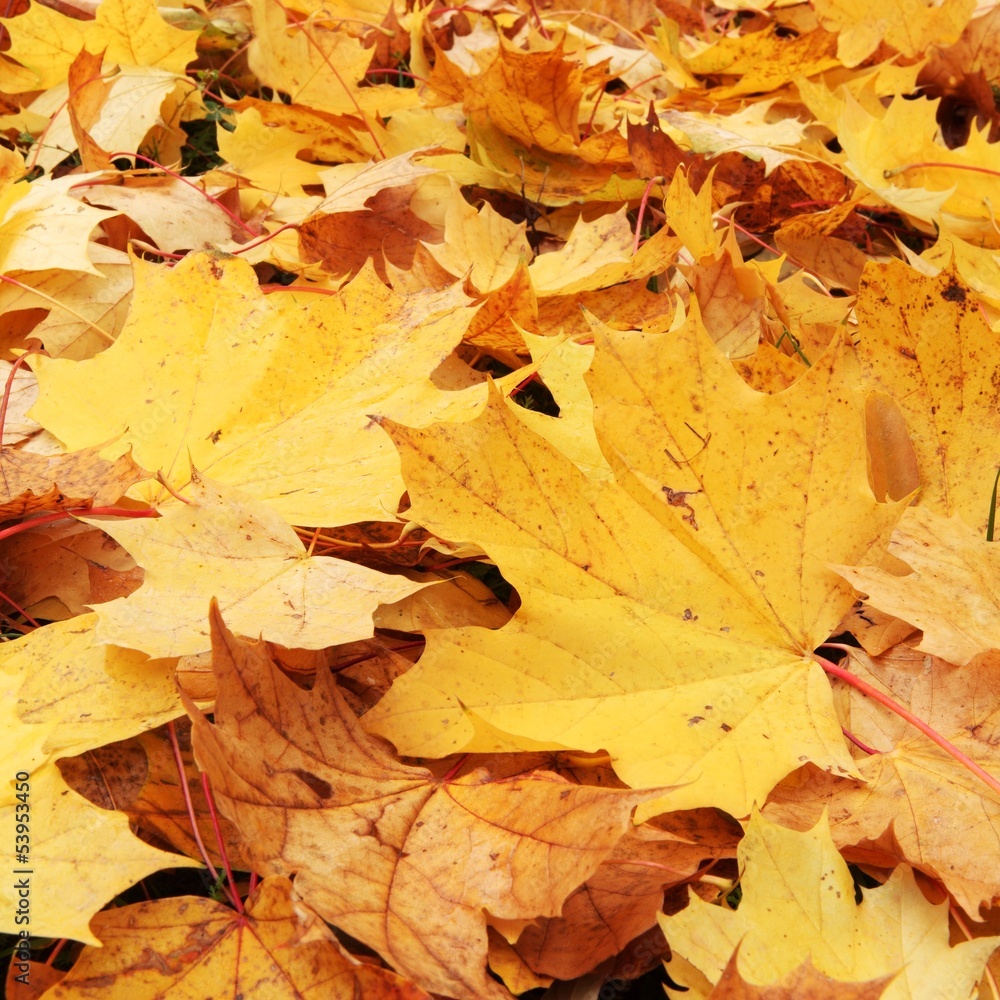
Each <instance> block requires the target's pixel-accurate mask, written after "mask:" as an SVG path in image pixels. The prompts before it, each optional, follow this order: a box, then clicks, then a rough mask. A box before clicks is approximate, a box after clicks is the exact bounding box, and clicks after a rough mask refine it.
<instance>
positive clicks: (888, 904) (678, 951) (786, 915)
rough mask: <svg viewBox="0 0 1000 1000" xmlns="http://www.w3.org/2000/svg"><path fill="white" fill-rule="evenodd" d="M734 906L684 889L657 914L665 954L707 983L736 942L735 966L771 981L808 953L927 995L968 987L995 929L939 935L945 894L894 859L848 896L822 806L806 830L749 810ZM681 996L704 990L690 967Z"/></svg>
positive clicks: (828, 968) (915, 996) (840, 970)
mask: <svg viewBox="0 0 1000 1000" xmlns="http://www.w3.org/2000/svg"><path fill="white" fill-rule="evenodd" d="M738 857H739V861H740V872H741V876H740V887H741V888H742V890H743V898H742V900H741V902H740V906H739V909H738V910H736V911H735V912H733V911H732V910H728V909H724V908H723V907H721V906H716V905H712V904H711V903H706V902H704V901H703V900H701V899H700V898H698V897H697V896H692V897H691V898H690V899H689V901H688V905H687V908H686V909H684V910H682V911H681V912H680V913H677V914H675V915H673V916H669V917H668V916H661V917H660V926H661V927H662V928H663V932H664V934H666V935H667V937H668V939H669V941H670V948H671V951H672V952H673V954H674V955H676V956H680V957H681V959H683V960H684V963H689V966H691V967H693V968H694V969H695V970H697V971H698V972H700V973H701V974H702V975H703V976H704V977H705V978H706V979H707V980H708V981H709V982H710V983H715V982H717V981H718V980H719V979H720V977H721V976H722V974H723V971H724V970H725V968H726V966H727V964H728V963H729V961H730V958H731V956H732V955H733V953H734V951H735V950H736V948H737V947H738V948H739V960H738V963H737V964H738V968H739V970H740V973H741V975H742V976H743V977H744V978H745V979H747V980H749V981H750V982H753V983H773V982H775V981H776V980H780V979H782V978H783V977H784V976H786V975H788V974H789V973H791V972H793V971H794V970H795V968H796V967H797V966H798V965H799V964H801V963H802V962H803V961H805V959H806V958H807V957H811V959H812V963H813V965H814V966H815V968H816V970H817V971H819V972H821V973H824V974H826V975H828V976H830V977H832V978H833V979H837V980H843V981H846V982H854V983H856V982H859V981H865V980H870V979H880V978H882V977H885V976H894V977H895V978H893V979H892V982H891V983H890V984H889V985H888V986H887V987H886V988H885V990H884V991H883V992H882V993H881V997H882V998H883V1000H909V998H912V1000H928V998H929V997H942V998H943V997H947V996H955V995H961V996H965V995H966V994H968V993H970V992H971V991H972V989H973V987H974V986H975V984H976V983H977V982H978V981H979V977H980V975H981V974H982V969H983V966H984V964H985V963H986V960H987V959H988V958H989V956H990V954H991V953H992V951H993V950H994V949H995V948H996V947H997V945H998V944H1000V938H996V937H984V938H979V939H977V940H975V941H967V942H963V943H962V944H959V945H956V946H955V947H954V948H952V947H949V944H948V904H947V903H946V902H944V903H939V904H937V905H934V904H933V903H929V902H928V901H927V900H926V898H925V897H924V895H923V894H922V893H921V891H920V889H919V888H918V887H917V884H916V882H915V881H914V877H913V873H912V871H911V870H910V869H909V868H908V867H907V866H905V865H900V866H899V867H898V868H897V869H896V870H895V871H894V872H893V873H892V875H891V876H890V878H889V881H888V882H887V883H886V884H885V885H884V886H881V887H879V888H875V889H868V890H866V891H865V893H864V899H863V900H862V902H861V903H860V905H857V906H856V905H855V903H854V883H853V881H852V879H851V873H850V872H849V871H848V868H847V863H846V862H845V861H844V860H843V858H841V856H840V854H839V853H838V852H837V848H836V847H835V846H834V843H833V838H832V837H831V835H830V827H829V824H828V822H827V819H826V816H825V815H824V816H823V817H821V819H820V821H819V822H818V823H817V825H816V826H815V827H814V828H813V829H812V830H809V831H807V832H805V833H797V832H795V831H793V830H786V829H784V828H783V827H780V826H775V825H774V824H773V823H771V822H769V821H768V820H766V819H764V818H763V817H761V816H760V815H759V814H758V813H756V812H755V813H754V815H753V816H752V817H751V819H750V825H749V826H748V828H747V832H746V836H745V837H744V838H743V840H742V841H741V842H740V846H739V851H738ZM676 965H677V966H679V967H676V968H675V963H673V962H671V963H668V965H667V969H668V971H669V972H670V975H671V978H673V979H675V980H677V981H678V982H681V983H686V982H688V981H689V977H688V976H687V975H685V974H684V970H683V963H676ZM690 981H691V982H692V986H694V991H693V992H688V993H684V994H682V995H683V996H687V997H706V996H707V995H708V992H709V991H705V990H704V989H703V988H702V989H699V988H698V986H697V985H695V984H697V983H698V978H697V976H692V977H691V979H690Z"/></svg>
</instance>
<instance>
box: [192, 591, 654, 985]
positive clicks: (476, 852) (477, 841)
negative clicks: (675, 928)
mask: <svg viewBox="0 0 1000 1000" xmlns="http://www.w3.org/2000/svg"><path fill="white" fill-rule="evenodd" d="M211 621H212V629H213V669H214V671H215V673H216V677H217V680H218V685H219V694H218V699H217V701H216V708H215V720H216V721H215V724H214V725H212V724H210V723H209V722H208V721H207V720H205V719H204V718H203V717H202V716H201V715H200V714H199V713H197V712H194V713H193V720H194V729H193V740H194V747H195V757H196V760H197V761H198V764H199V767H201V768H202V770H204V771H205V772H207V773H208V774H209V775H210V776H211V779H212V787H213V789H214V792H215V796H216V799H217V801H218V802H219V804H220V807H221V808H222V809H223V811H224V812H225V813H226V814H227V815H228V816H229V817H230V818H231V819H232V820H233V822H234V823H235V824H236V825H237V827H238V828H239V829H240V832H241V834H242V836H243V838H244V843H245V849H246V851H247V854H248V857H249V859H250V860H251V862H252V863H253V865H254V870H255V871H259V872H261V873H264V874H291V873H292V872H295V873H297V876H296V881H295V885H296V889H297V891H298V892H299V893H300V894H301V895H302V896H303V898H305V899H306V900H307V901H308V902H309V904H310V906H312V907H313V908H314V909H315V910H316V911H317V912H318V913H319V914H320V915H321V916H322V917H323V918H324V919H326V920H328V921H330V922H331V923H334V924H336V925H337V926H338V927H340V928H342V929H343V930H345V931H347V933H349V934H350V935H352V936H353V937H356V938H358V940H360V941H363V942H364V943H365V944H367V945H368V946H369V947H372V948H374V949H375V950H376V951H378V952H379V953H380V954H382V955H383V957H385V958H386V959H387V960H388V961H391V962H392V964H393V965H394V966H395V967H396V968H397V969H398V970H399V971H401V972H402V973H404V974H405V975H408V976H410V977H411V978H413V979H414V980H415V981H416V982H418V983H419V984H421V985H422V986H424V987H425V988H427V989H430V990H431V991H433V992H439V993H445V994H447V995H449V996H457V997H470V998H473V997H496V998H498V1000H499V998H501V997H503V996H505V995H506V993H505V991H503V990H502V989H500V988H499V987H498V986H497V984H496V983H495V982H493V981H492V980H491V979H490V978H489V977H488V976H487V975H486V973H485V962H486V926H485V919H484V911H488V912H489V913H492V914H494V915H495V916H497V917H501V918H504V919H516V918H525V917H528V918H530V917H535V916H540V915H541V916H551V915H555V914H556V913H558V912H559V909H560V907H561V905H562V902H563V900H564V899H565V897H566V896H567V895H568V894H569V893H570V892H571V891H572V889H574V888H575V887H576V886H577V885H579V884H580V883H581V882H582V881H584V880H585V879H586V878H587V876H588V875H590V874H591V873H592V872H593V871H594V869H596V867H597V866H598V865H599V864H600V862H601V861H602V859H603V858H604V857H605V856H606V855H607V854H608V853H610V851H611V850H612V848H613V847H614V845H615V843H616V842H617V841H618V839H619V838H620V837H621V835H622V834H623V833H624V832H625V830H626V829H627V827H628V824H629V815H630V813H631V811H632V809H633V808H634V806H635V804H636V802H637V801H639V799H640V798H642V795H640V794H637V793H634V792H631V791H618V790H615V789H602V788H588V787H586V786H577V785H573V784H571V783H569V782H567V781H566V780H565V779H563V778H560V777H558V776H557V775H555V774H553V773H551V772H547V771H536V772H532V773H530V774H528V775H525V776H523V777H520V776H519V777H514V778H507V779H504V778H501V779H498V780H491V778H490V774H489V771H488V770H487V769H477V770H476V771H474V772H473V773H472V774H470V775H468V776H466V777H463V778H457V779H438V778H435V777H434V775H433V774H432V773H431V772H430V771H429V770H427V769H426V768H423V767H416V766H413V765H409V764H402V763H399V762H397V761H396V760H395V759H394V758H393V757H392V755H391V754H390V753H389V752H388V751H387V750H386V748H385V747H384V746H382V745H380V743H379V742H378V741H377V740H375V739H373V738H372V737H369V736H368V735H367V734H366V733H365V732H364V730H363V729H362V728H361V726H360V724H359V722H358V720H357V719H356V718H355V717H354V715H353V713H352V712H351V710H350V709H349V708H348V707H347V705H346V703H345V702H344V699H343V696H342V695H341V694H340V693H339V692H338V690H337V688H336V686H335V685H334V684H333V683H332V682H331V681H330V680H329V675H328V674H326V673H323V672H320V673H318V674H317V676H316V685H315V687H314V688H313V690H312V691H311V692H306V691H303V690H302V689H300V688H299V687H297V686H296V685H295V684H293V683H292V682H291V681H289V680H288V679H287V678H285V677H284V676H283V675H282V674H281V672H280V671H279V670H278V669H277V668H276V666H275V665H274V663H273V661H272V660H271V659H270V657H269V656H268V654H267V652H266V650H265V649H264V647H263V645H262V644H259V643H257V644H254V643H248V642H244V641H242V640H239V639H237V638H236V637H234V636H233V635H231V633H229V631H228V630H227V629H226V627H225V625H224V624H223V622H222V619H221V617H220V615H219V613H218V609H217V608H213V611H212V614H211ZM456 839H458V840H459V841H461V842H463V843H465V844H466V845H467V851H466V853H465V854H464V856H462V855H458V854H456V853H455V852H454V851H453V846H452V845H453V843H454V841H455V840H456ZM330 852H333V854H334V856H335V857H336V858H337V864H336V866H335V867H334V868H333V869H331V867H330V864H329V857H330Z"/></svg>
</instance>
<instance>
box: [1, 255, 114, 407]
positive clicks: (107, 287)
mask: <svg viewBox="0 0 1000 1000" xmlns="http://www.w3.org/2000/svg"><path fill="white" fill-rule="evenodd" d="M88 255H89V261H90V264H91V265H92V267H93V269H94V270H95V271H96V272H97V273H96V274H93V273H89V272H80V271H68V270H62V269H61V268H45V269H43V270H40V271H30V272H23V273H20V274H18V275H17V280H18V281H19V282H20V284H19V285H14V284H10V283H7V282H4V283H3V284H0V309H3V310H4V312H5V314H8V315H9V314H10V313H14V312H16V311H18V310H23V309H48V310H49V312H48V315H47V316H46V317H45V318H44V319H42V321H41V322H40V323H38V325H37V326H34V327H33V328H32V330H31V336H32V337H33V338H35V339H37V340H40V341H42V342H43V343H44V344H45V349H46V351H48V353H49V356H50V357H53V358H56V357H65V358H70V359H72V360H75V361H76V360H82V359H84V358H89V357H93V356H94V355H95V354H97V353H98V352H99V351H101V350H103V349H104V348H105V347H106V346H107V345H108V344H109V343H110V342H111V341H113V340H114V338H115V336H116V335H117V334H118V333H119V332H120V331H121V328H122V325H123V324H124V322H125V316H126V313H127V310H128V301H129V296H130V295H131V293H132V268H131V267H130V265H129V261H128V257H127V256H126V255H125V254H124V253H122V252H121V251H119V250H113V249H111V248H110V247H105V246H103V245H101V244H96V243H92V244H91V245H90V248H89V250H88ZM10 422H11V414H10V411H9V410H8V414H7V426H8V427H9V426H10Z"/></svg>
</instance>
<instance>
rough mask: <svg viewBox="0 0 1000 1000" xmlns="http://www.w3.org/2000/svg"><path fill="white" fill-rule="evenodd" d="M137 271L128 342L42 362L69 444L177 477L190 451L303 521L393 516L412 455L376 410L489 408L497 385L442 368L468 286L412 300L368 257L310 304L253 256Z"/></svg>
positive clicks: (47, 403)
mask: <svg viewBox="0 0 1000 1000" xmlns="http://www.w3.org/2000/svg"><path fill="white" fill-rule="evenodd" d="M134 267H135V273H136V282H135V292H134V295H133V299H132V304H131V309H130V311H129V317H128V320H127V322H126V324H125V328H124V330H123V331H122V333H121V335H120V336H119V338H118V340H117V341H116V343H115V344H114V345H113V346H112V347H110V348H109V349H108V350H107V351H105V352H103V353H102V354H100V355H98V356H97V357H96V358H93V359H90V360H87V361H82V362H74V361H68V360H63V359H55V360H49V359H45V358H42V359H39V360H38V363H37V365H36V368H35V370H36V372H37V374H38V377H39V385H40V387H41V392H40V396H39V400H38V402H37V403H36V404H35V407H34V408H33V411H32V412H33V414H34V415H35V417H36V418H37V419H38V420H39V421H40V423H42V425H43V426H45V427H46V428H47V429H48V430H50V431H52V433H54V434H55V435H56V436H57V437H59V438H60V439H61V440H62V441H63V442H64V443H65V444H66V445H67V446H68V447H70V448H76V447H78V445H79V442H82V441H87V442H89V443H91V444H104V443H105V442H107V441H109V440H111V439H116V444H115V445H114V448H115V449H116V450H117V451H120V450H121V449H122V448H124V447H127V446H128V445H129V444H131V445H132V447H133V454H134V456H135V458H136V461H138V462H140V463H141V464H143V466H144V467H146V468H150V469H162V470H163V472H164V473H165V474H166V475H168V476H170V477H171V478H172V481H173V482H174V484H175V485H177V486H182V485H183V484H184V483H185V482H186V481H187V478H188V473H189V468H190V467H189V465H188V458H189V456H190V461H191V463H193V465H194V466H195V467H196V468H198V469H200V470H201V471H202V472H204V473H206V474H208V475H210V476H211V477H212V478H213V479H216V480H218V481H220V482H222V483H226V484H229V485H232V486H239V487H241V488H242V490H243V491H244V493H246V494H247V495H249V496H251V497H254V498H257V499H261V500H267V501H268V502H269V503H270V504H271V505H272V506H273V507H274V508H275V509H276V510H278V511H279V512H280V513H281V514H282V515H283V516H284V517H285V518H286V520H288V521H290V522H292V523H297V524H347V523H350V522H352V521H362V520H382V519H384V517H385V515H386V514H387V513H391V512H394V511H395V509H396V506H397V503H398V500H399V496H400V494H401V493H402V492H403V485H402V480H401V478H400V474H399V459H398V457H397V456H396V455H395V452H394V449H393V447H392V443H391V442H390V441H389V440H388V439H387V438H385V437H384V435H382V433H381V432H380V431H378V429H377V428H376V427H374V425H372V424H371V421H370V418H369V414H372V413H379V412H381V413H387V414H389V415H392V416H396V417H397V419H398V418H400V417H403V415H404V414H408V415H409V418H410V419H414V420H418V421H421V422H429V421H430V420H433V419H434V418H435V416H439V417H442V418H444V419H462V418H464V417H465V416H468V415H471V414H473V413H475V412H478V410H479V409H480V408H481V406H482V400H483V398H484V394H485V390H484V388H483V387H482V386H476V385H473V386H471V387H469V381H470V378H469V377H468V375H467V374H465V373H466V372H467V369H464V368H463V367H462V366H452V367H451V368H450V369H448V370H447V371H448V372H450V373H451V375H452V379H449V378H448V374H447V373H446V372H445V371H442V373H441V374H442V375H444V376H445V378H444V380H445V384H447V383H448V382H449V381H451V384H456V383H457V386H458V389H457V391H443V390H442V389H439V388H438V387H437V385H435V383H434V382H433V381H432V380H431V378H430V375H431V373H432V372H433V371H434V370H435V369H436V368H438V366H439V365H441V364H442V362H444V361H445V360H446V359H447V358H448V356H449V355H450V354H451V351H452V349H453V348H454V347H455V346H456V345H457V344H459V343H460V342H461V339H462V334H463V332H464V331H465V329H466V327H467V325H468V322H469V319H470V318H471V315H472V310H471V309H470V308H469V307H468V305H467V303H468V299H467V298H466V297H465V295H464V294H463V292H462V291H461V289H459V288H458V287H452V288H450V289H447V290H445V291H442V292H434V291H430V290H428V291H426V292H424V293H422V294H418V295H416V296H410V297H408V298H406V299H404V298H403V297H402V296H401V295H398V294H396V293H394V292H393V291H392V290H391V289H389V288H387V287H386V286H385V285H383V284H382V283H381V282H380V281H379V280H378V279H377V278H376V277H375V274H374V271H373V270H372V269H371V268H370V267H366V268H365V269H364V270H363V271H362V272H361V274H359V275H358V276H357V277H356V278H355V279H354V280H353V281H352V282H350V283H349V284H348V285H346V286H345V287H344V288H342V289H341V290H340V292H338V293H337V294H336V295H303V297H302V298H301V299H299V298H297V297H296V296H295V293H287V294H282V295H274V296H265V295H264V294H263V293H262V292H261V291H260V287H259V285H258V283H257V279H256V276H255V275H254V273H253V271H252V270H251V268H250V266H249V265H248V264H247V263H245V262H244V261H242V260H240V259H238V258H235V257H226V256H223V255H220V254H192V255H190V256H189V257H187V258H186V259H185V260H184V261H182V262H181V263H180V264H178V265H177V267H175V268H173V269H171V270H164V269H163V268H159V267H158V266H157V265H155V264H148V263H145V262H143V261H138V260H137V261H135V262H134ZM306 330H308V331H310V333H309V335H308V336H304V333H303V332H304V331H306ZM418 371H419V372H421V375H420V377H419V378H415V372H418ZM107 384H112V385H114V386H115V392H114V393H113V394H110V395H109V394H108V393H107V391H106V390H105V389H104V388H103V387H104V386H105V385H107ZM150 489H151V490H152V491H153V492H151V493H149V494H148V495H149V496H150V498H151V499H152V498H154V496H155V494H156V492H157V491H156V490H154V489H153V487H152V486H151V487H150Z"/></svg>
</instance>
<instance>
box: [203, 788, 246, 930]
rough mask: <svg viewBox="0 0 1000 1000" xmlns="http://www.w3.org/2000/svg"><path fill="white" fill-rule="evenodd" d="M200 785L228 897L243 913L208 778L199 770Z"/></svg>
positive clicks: (240, 912) (238, 910)
mask: <svg viewBox="0 0 1000 1000" xmlns="http://www.w3.org/2000/svg"><path fill="white" fill-rule="evenodd" d="M201 787H202V788H203V789H204V792H205V801H206V802H207V803H208V812H209V815H210V816H211V817H212V830H213V831H214V833H215V841H216V843H217V844H218V845H219V854H220V856H221V857H222V865H223V867H224V868H225V869H226V878H227V879H228V880H229V898H230V899H231V900H232V901H233V905H234V906H235V907H236V912H237V913H239V914H241V915H242V913H243V900H242V899H240V894H239V893H238V892H237V891H236V879H235V878H233V868H232V865H231V864H230V863H229V852H228V851H227V850H226V841H225V839H224V838H223V836H222V827H221V826H220V825H219V814H218V812H216V809H215V797H214V796H213V795H212V785H211V783H210V782H209V780H208V774H207V773H206V772H205V771H202V772H201Z"/></svg>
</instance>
